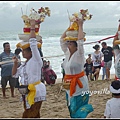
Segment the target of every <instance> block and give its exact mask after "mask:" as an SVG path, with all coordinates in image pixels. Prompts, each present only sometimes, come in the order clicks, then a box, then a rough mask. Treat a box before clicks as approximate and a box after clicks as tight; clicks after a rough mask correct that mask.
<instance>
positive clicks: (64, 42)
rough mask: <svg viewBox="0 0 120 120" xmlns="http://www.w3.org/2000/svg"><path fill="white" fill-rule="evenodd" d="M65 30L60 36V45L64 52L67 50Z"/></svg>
mask: <svg viewBox="0 0 120 120" xmlns="http://www.w3.org/2000/svg"><path fill="white" fill-rule="evenodd" d="M66 32H67V30H65V31H64V33H63V34H62V36H61V38H60V46H61V49H62V51H63V52H64V53H65V52H66V51H67V42H66V41H64V38H65V37H66Z"/></svg>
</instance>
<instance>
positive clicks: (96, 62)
mask: <svg viewBox="0 0 120 120" xmlns="http://www.w3.org/2000/svg"><path fill="white" fill-rule="evenodd" d="M93 49H95V51H94V52H93V54H92V61H93V67H94V69H93V75H92V79H94V77H95V80H98V78H99V73H100V69H101V61H102V57H103V53H102V52H101V51H100V46H99V45H98V44H96V45H95V46H93Z"/></svg>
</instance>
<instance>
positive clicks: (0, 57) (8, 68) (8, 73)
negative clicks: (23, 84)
mask: <svg viewBox="0 0 120 120" xmlns="http://www.w3.org/2000/svg"><path fill="white" fill-rule="evenodd" d="M3 48H4V51H3V52H2V53H1V54H0V62H5V61H9V60H12V57H13V56H15V54H14V53H12V52H11V50H10V44H9V43H8V42H5V43H3ZM12 66H13V62H9V63H5V64H1V65H0V67H1V87H2V92H3V98H7V97H6V94H5V91H6V86H7V82H8V81H9V85H10V89H11V97H14V87H15V85H16V79H15V78H13V77H12Z"/></svg>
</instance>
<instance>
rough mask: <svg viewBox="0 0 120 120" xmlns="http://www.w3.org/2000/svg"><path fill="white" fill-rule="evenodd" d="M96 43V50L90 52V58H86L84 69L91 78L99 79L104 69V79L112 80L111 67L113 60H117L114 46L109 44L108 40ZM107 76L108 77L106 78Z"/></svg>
mask: <svg viewBox="0 0 120 120" xmlns="http://www.w3.org/2000/svg"><path fill="white" fill-rule="evenodd" d="M101 46H102V48H101V49H100V45H99V44H96V45H95V46H93V49H95V51H94V52H93V53H91V54H89V55H88V56H89V58H91V59H89V58H87V59H86V63H85V64H84V69H85V72H86V75H87V76H90V77H89V80H98V79H99V75H100V70H102V80H110V69H111V66H112V60H113V59H114V61H115V54H114V52H113V47H111V46H107V43H106V42H102V43H101ZM105 77H106V79H105Z"/></svg>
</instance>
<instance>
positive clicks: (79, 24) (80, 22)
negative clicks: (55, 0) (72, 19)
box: [77, 19, 85, 56]
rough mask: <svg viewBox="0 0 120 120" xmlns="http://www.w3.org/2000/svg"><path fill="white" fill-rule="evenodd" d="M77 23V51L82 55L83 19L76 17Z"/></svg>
mask: <svg viewBox="0 0 120 120" xmlns="http://www.w3.org/2000/svg"><path fill="white" fill-rule="evenodd" d="M77 24H78V26H79V29H78V40H77V43H78V51H79V54H80V55H82V56H84V47H83V43H84V36H85V35H84V32H83V20H82V19H77Z"/></svg>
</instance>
